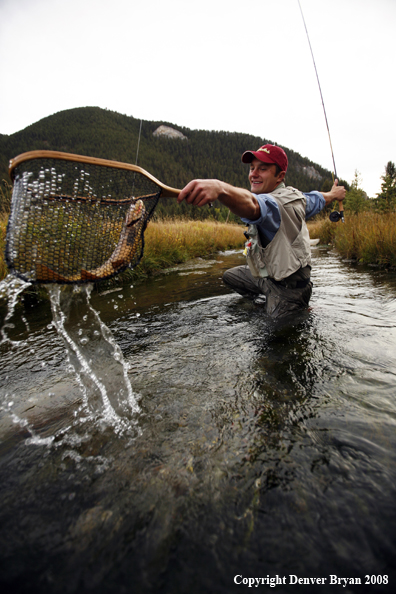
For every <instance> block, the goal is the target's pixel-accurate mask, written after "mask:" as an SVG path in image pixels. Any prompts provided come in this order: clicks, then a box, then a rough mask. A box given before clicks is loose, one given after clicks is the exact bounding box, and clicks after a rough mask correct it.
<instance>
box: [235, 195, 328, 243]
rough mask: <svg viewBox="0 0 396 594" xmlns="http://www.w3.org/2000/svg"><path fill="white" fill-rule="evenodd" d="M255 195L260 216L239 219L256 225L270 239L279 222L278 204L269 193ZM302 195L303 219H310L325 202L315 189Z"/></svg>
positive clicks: (272, 237) (273, 235)
mask: <svg viewBox="0 0 396 594" xmlns="http://www.w3.org/2000/svg"><path fill="white" fill-rule="evenodd" d="M255 196H256V198H257V201H258V203H259V206H260V217H259V218H258V219H257V220H255V221H252V220H250V219H241V220H242V221H243V222H244V223H246V224H247V225H257V226H258V227H259V228H260V232H261V233H262V234H263V235H264V236H265V237H266V238H267V239H268V241H272V240H273V239H274V237H275V234H276V232H277V231H278V229H279V227H280V223H281V215H280V210H279V206H278V204H277V202H276V200H275V198H274V197H273V196H271V194H255ZM304 196H305V198H306V200H307V203H306V207H305V219H310V218H311V217H313V216H315V215H316V214H318V212H320V211H321V210H322V209H323V208H324V206H325V204H326V202H325V199H324V197H323V196H322V194H321V193H320V192H317V191H316V190H314V191H313V192H308V193H304Z"/></svg>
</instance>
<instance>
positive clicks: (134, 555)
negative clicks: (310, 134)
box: [0, 246, 396, 594]
mask: <svg viewBox="0 0 396 594" xmlns="http://www.w3.org/2000/svg"><path fill="white" fill-rule="evenodd" d="M312 252H313V258H314V273H313V282H314V292H313V297H312V300H311V307H310V310H309V311H307V312H304V313H301V314H299V316H298V317H295V318H293V319H292V320H285V321H283V322H279V321H278V322H273V321H270V320H268V319H267V318H266V317H265V315H264V314H263V311H262V309H261V308H260V306H258V305H254V304H253V303H250V302H247V301H244V300H243V299H242V298H240V297H239V296H238V295H236V294H234V293H230V291H229V290H228V289H227V288H226V287H225V286H223V285H222V283H221V280H220V279H221V275H222V273H223V271H224V270H225V269H226V268H228V267H230V266H233V265H236V264H238V263H240V262H242V261H243V260H242V258H243V257H242V254H240V253H233V252H230V253H225V254H219V255H217V256H216V257H213V258H212V259H202V260H201V259H198V260H195V261H193V262H190V263H187V264H185V265H182V266H179V267H176V268H175V269H173V270H170V271H167V272H166V273H164V274H161V275H158V276H156V277H154V278H152V279H149V280H146V281H141V282H136V283H135V284H134V286H133V287H131V286H127V287H123V288H122V289H120V288H114V289H107V290H106V291H103V292H102V293H101V294H100V293H98V292H96V291H93V292H92V293H91V296H90V298H89V297H88V296H87V295H86V294H85V292H84V291H82V293H81V292H80V293H79V294H77V293H76V294H75V295H72V297H71V298H69V300H68V301H67V304H66V305H63V306H62V307H61V310H62V311H61V312H60V313H59V312H58V314H57V313H56V310H55V309H54V306H53V310H52V312H51V306H50V302H49V300H44V299H42V300H40V299H38V298H36V297H35V296H34V295H31V294H29V293H27V292H26V291H25V292H24V293H22V294H21V295H19V297H18V299H17V300H16V301H17V303H16V305H15V309H13V310H11V311H10V313H9V314H7V309H6V308H5V306H4V305H3V306H2V308H1V314H2V319H3V320H4V319H5V318H6V320H5V323H4V321H3V323H2V327H3V330H2V342H1V344H0V353H1V369H0V386H1V387H0V440H1V442H0V473H1V474H0V553H1V561H0V585H1V591H2V592H4V593H6V592H9V591H10V592H13V593H14V594H15V593H19V592H21V593H22V592H23V593H25V592H26V593H30V592H40V594H45V593H50V594H57V593H60V594H64V593H65V594H66V593H77V594H85V593H87V592H94V593H95V594H101V593H117V594H122V593H128V594H129V593H131V594H132V593H133V594H136V593H164V594H165V593H166V594H173V593H183V594H184V593H189V594H190V593H194V594H195V593H197V594H198V593H200V594H206V593H212V592H213V593H214V592H216V593H224V594H225V593H229V592H242V591H243V592H245V591H246V592H247V591H251V588H249V581H248V580H249V578H260V579H261V582H260V581H259V582H256V589H257V591H269V590H270V588H271V591H275V592H277V593H278V594H279V593H280V592H320V593H323V594H325V593H326V592H341V591H342V592H358V593H364V592H373V593H374V592H393V591H394V588H395V579H396V571H395V567H396V563H395V560H396V510H395V500H396V455H395V445H396V433H395V427H396V402H395V372H396V361H395V359H396V316H395V314H396V275H395V274H394V273H386V272H381V271H379V270H377V269H367V268H365V269H364V268H362V267H360V266H356V265H354V264H352V263H348V262H343V261H341V259H340V258H339V257H338V255H337V254H336V253H335V252H333V251H331V250H330V249H329V248H328V247H323V246H322V247H321V246H317V247H315V248H313V249H312ZM54 299H55V297H54V295H52V300H54ZM73 300H74V301H73ZM65 303H66V301H65ZM62 308H63V309H62ZM66 310H67V311H66ZM62 312H63V313H62ZM57 316H58V317H57ZM62 316H63V317H62ZM57 320H58V322H57ZM59 320H60V321H59ZM62 329H63V330H62ZM62 331H63V332H64V334H63V337H62ZM72 334H73V336H72V340H73V341H74V342H73V344H80V346H81V349H83V352H84V353H85V359H84V361H86V362H88V363H89V365H90V372H89V373H88V372H86V370H85V368H83V367H84V361H83V362H81V360H80V359H79V357H78V356H77V354H76V353H77V351H76V350H75V351H73V349H71V348H70V345H69V347H68V350H66V347H65V344H66V342H67V340H66V342H65V335H66V337H70V336H71V335H72ZM95 341H96V342H95ZM69 342H70V344H71V339H70V340H69ZM84 349H88V350H84ZM117 349H118V350H117ZM88 363H87V364H88ZM84 378H85V379H84ZM96 378H100V382H101V383H99V382H98V381H96ZM124 381H125V384H123V387H122V386H121V384H122V382H124ZM128 382H129V383H128ZM120 386H121V387H120ZM130 388H131V389H130ZM116 391H117V392H118V395H115V392H116ZM102 392H103V393H105V395H104V396H103V393H102ZM106 395H107V396H108V402H107V404H106V402H105V399H106V398H107V396H106ZM123 400H124V402H123ZM109 411H110V412H109ZM276 576H277V577H276ZM316 578H321V580H322V581H321V583H320V582H316V585H313V584H312V580H314V579H316ZM270 579H273V580H275V579H277V580H278V581H277V583H275V582H274V581H273V582H272V583H271V582H270ZM342 579H345V581H342ZM298 580H300V582H299V581H298ZM310 580H311V582H310ZM336 580H338V582H337V581H336ZM359 580H360V582H361V583H360V584H359ZM309 582H310V583H309ZM353 582H355V585H353ZM366 582H367V583H366ZM251 583H253V582H251ZM392 584H393V586H392Z"/></svg>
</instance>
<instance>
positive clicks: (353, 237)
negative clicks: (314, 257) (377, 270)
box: [308, 212, 396, 268]
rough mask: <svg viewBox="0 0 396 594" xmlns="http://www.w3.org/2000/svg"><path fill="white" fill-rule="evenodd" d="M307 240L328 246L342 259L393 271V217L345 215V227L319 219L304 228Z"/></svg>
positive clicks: (395, 228)
mask: <svg viewBox="0 0 396 594" xmlns="http://www.w3.org/2000/svg"><path fill="white" fill-rule="evenodd" d="M308 228H309V233H310V237H311V238H312V239H314V238H319V239H320V241H321V243H332V244H333V245H334V247H335V248H336V249H337V251H338V252H339V254H340V255H341V256H343V257H344V258H349V259H353V260H356V261H358V262H361V263H364V264H378V265H379V266H383V267H392V268H394V267H396V213H394V212H393V213H388V214H379V213H373V212H361V213H359V214H357V215H353V214H348V213H346V215H345V223H342V222H338V223H331V221H329V220H328V219H320V220H318V221H316V222H314V223H309V225H308Z"/></svg>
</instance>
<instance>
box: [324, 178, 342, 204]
mask: <svg viewBox="0 0 396 594" xmlns="http://www.w3.org/2000/svg"><path fill="white" fill-rule="evenodd" d="M321 194H322V196H323V198H324V199H325V202H326V206H328V205H329V204H331V202H333V200H338V202H342V201H343V200H344V198H345V194H346V190H345V188H344V186H339V185H338V179H336V180H335V181H334V184H333V187H332V188H331V190H330V192H321Z"/></svg>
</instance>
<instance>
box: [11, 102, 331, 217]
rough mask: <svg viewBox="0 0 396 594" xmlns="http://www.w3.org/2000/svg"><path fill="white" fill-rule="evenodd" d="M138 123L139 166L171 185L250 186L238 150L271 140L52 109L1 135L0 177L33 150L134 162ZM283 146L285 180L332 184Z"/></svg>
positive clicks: (170, 207) (88, 110) (94, 111)
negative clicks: (208, 181) (216, 182)
mask: <svg viewBox="0 0 396 594" xmlns="http://www.w3.org/2000/svg"><path fill="white" fill-rule="evenodd" d="M140 124H142V127H141V137H140V144H139V152H138V165H139V166H140V167H143V168H144V169H146V170H147V171H149V172H150V173H152V174H153V175H154V176H155V177H157V178H158V179H159V180H161V181H162V182H163V183H165V184H167V185H169V186H172V187H175V188H182V187H183V186H184V185H185V184H186V183H187V182H188V181H190V180H191V179H194V178H217V179H222V180H224V181H227V182H229V183H231V184H233V185H236V186H239V187H245V188H246V187H249V185H248V182H247V169H246V167H247V166H246V165H243V164H242V162H241V154H242V153H243V152H244V151H245V150H249V149H256V148H258V147H259V146H261V145H262V144H265V143H267V142H271V141H269V140H266V139H263V138H259V137H255V136H252V135H249V134H243V133H238V132H232V133H231V132H214V131H206V130H190V129H189V128H184V127H180V126H176V125H174V124H171V123H168V122H162V121H160V122H153V121H147V120H143V121H142V122H141V121H140V120H139V119H135V118H133V117H130V116H126V115H122V114H120V113H117V112H114V111H110V110H107V109H101V108H99V107H80V108H76V109H69V110H65V111H61V112H58V113H55V114H54V115H51V116H48V117H46V118H43V119H42V120H40V121H38V122H36V123H35V124H32V125H30V126H28V127H27V128H25V129H24V130H21V131H20V132H16V133H15V134H11V135H5V134H0V179H7V180H9V177H8V162H9V160H10V159H11V158H13V157H16V156H17V155H19V154H21V153H23V152H26V151H31V150H37V149H47V150H57V151H64V152H70V153H77V154H81V155H89V156H92V157H101V158H104V159H114V160H116V161H123V162H126V163H135V162H136V152H137V147H138V139H139V129H140ZM283 148H284V149H285V150H286V152H287V155H288V158H289V169H288V173H287V178H286V182H287V184H288V185H292V186H295V187H298V188H299V189H300V190H302V191H309V190H314V189H317V190H320V189H323V190H325V189H328V188H329V186H331V179H332V177H331V173H330V171H327V170H325V169H323V168H322V167H320V166H319V165H317V164H315V163H313V162H311V161H310V160H309V159H307V158H304V157H302V156H301V155H299V154H298V153H296V152H294V151H292V150H291V149H289V148H287V147H283ZM165 202H166V203H167V204H166V209H165V210H167V211H174V207H175V204H174V201H164V203H165ZM163 206H164V204H163ZM219 206H220V205H219ZM162 210H163V209H162ZM179 212H180V207H179ZM168 214H172V212H168Z"/></svg>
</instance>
